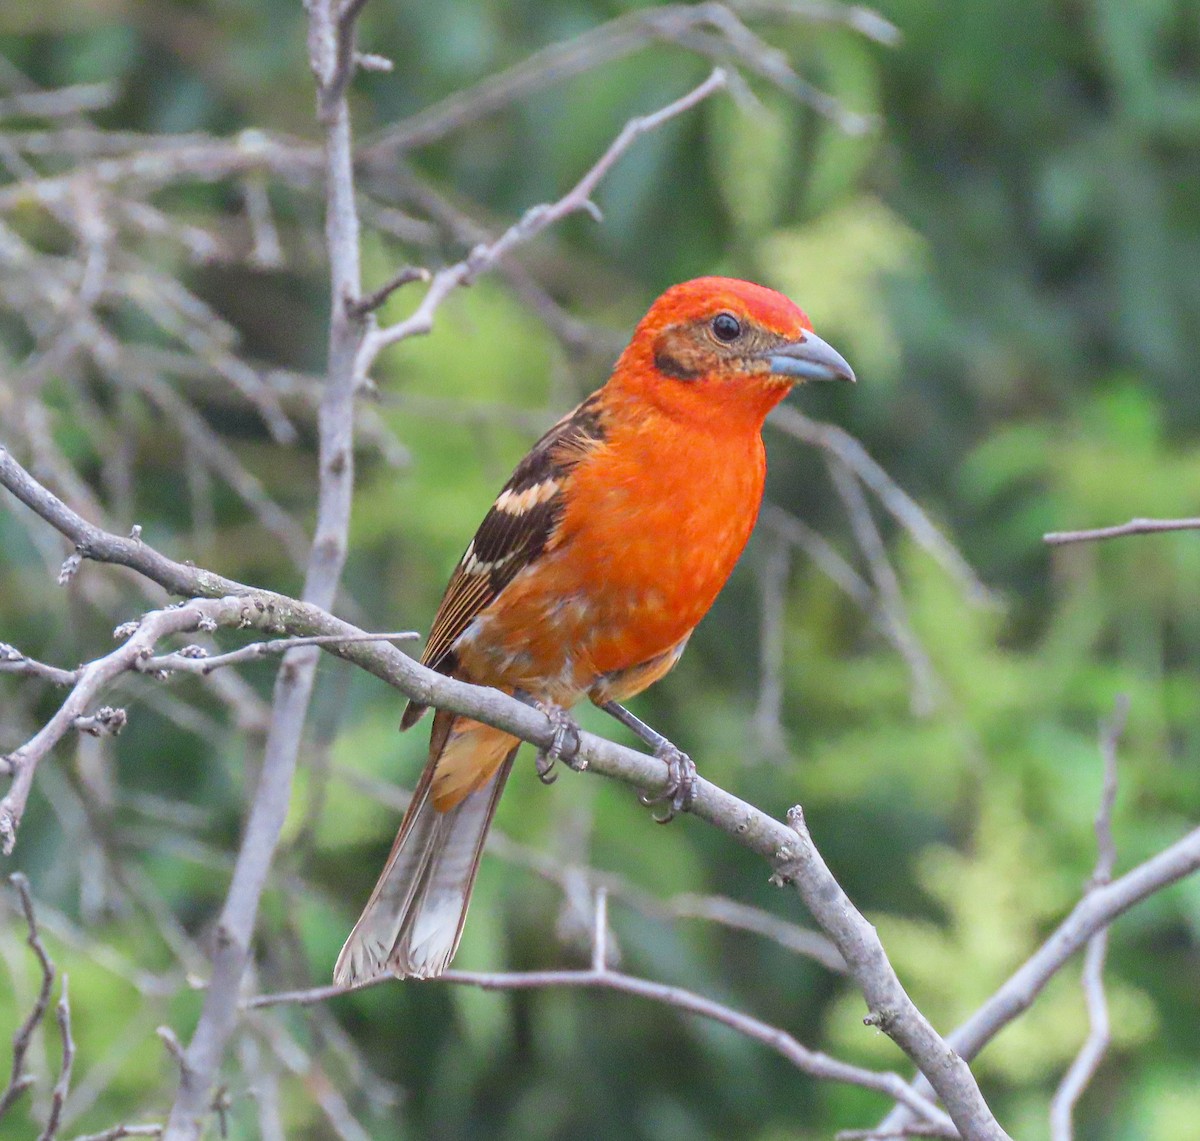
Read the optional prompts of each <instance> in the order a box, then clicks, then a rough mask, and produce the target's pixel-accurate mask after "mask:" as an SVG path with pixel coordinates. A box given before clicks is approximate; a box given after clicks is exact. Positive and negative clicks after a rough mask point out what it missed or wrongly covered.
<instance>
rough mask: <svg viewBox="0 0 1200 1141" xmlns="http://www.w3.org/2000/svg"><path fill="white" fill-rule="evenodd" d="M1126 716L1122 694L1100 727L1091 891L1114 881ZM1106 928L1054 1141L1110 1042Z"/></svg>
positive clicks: (1096, 941) (1065, 1137) (1088, 965)
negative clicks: (1119, 768)
mask: <svg viewBox="0 0 1200 1141" xmlns="http://www.w3.org/2000/svg"><path fill="white" fill-rule="evenodd" d="M1128 715H1129V698H1128V697H1127V696H1126V695H1125V694H1121V695H1120V696H1119V697H1118V698H1117V703H1116V709H1115V710H1114V711H1113V715H1112V717H1111V718H1109V719H1108V720H1107V721H1104V722H1102V723H1101V725H1100V755H1101V757H1102V759H1103V762H1104V787H1103V789H1102V791H1101V794H1100V807H1099V808H1098V809H1097V811H1096V849H1097V856H1096V867H1095V870H1094V871H1093V872H1092V881H1091V884H1090V885H1089V887H1088V890H1089V891H1094V890H1095V889H1096V888H1098V887H1102V886H1104V885H1105V884H1108V883H1111V882H1112V873H1113V868H1114V867H1115V866H1116V862H1117V849H1116V844H1115V842H1114V841H1113V831H1112V814H1113V807H1114V805H1115V804H1116V800H1117V745H1118V744H1119V742H1120V739H1121V733H1122V731H1123V730H1124V727H1125V720H1126V718H1127V717H1128ZM1108 932H1109V928H1108V927H1102V928H1101V929H1100V930H1099V931H1097V932H1096V934H1094V935H1093V936H1092V937H1091V938H1090V939H1089V940H1088V945H1087V951H1086V953H1085V955H1084V959H1083V993H1084V998H1085V1000H1086V1002H1087V1011H1088V1023H1089V1029H1088V1035H1087V1038H1086V1039H1085V1040H1084V1043H1083V1046H1082V1047H1081V1048H1080V1051H1079V1053H1078V1054H1077V1055H1076V1056H1075V1060H1074V1061H1073V1062H1072V1063H1071V1065H1070V1067H1069V1068H1068V1069H1067V1072H1066V1073H1065V1074H1064V1075H1063V1079H1062V1081H1061V1082H1060V1083H1059V1086H1058V1089H1057V1090H1055V1092H1054V1097H1053V1099H1052V1100H1051V1102H1050V1136H1051V1138H1052V1139H1053V1141H1072V1139H1073V1138H1074V1136H1075V1125H1074V1120H1073V1116H1074V1112H1075V1104H1076V1103H1077V1102H1078V1101H1079V1099H1080V1097H1081V1096H1082V1095H1083V1092H1084V1090H1085V1089H1087V1087H1088V1084H1089V1083H1090V1082H1091V1080H1092V1078H1093V1077H1094V1076H1095V1073H1096V1070H1097V1069H1098V1068H1099V1066H1100V1063H1101V1061H1102V1060H1103V1058H1104V1054H1105V1051H1106V1050H1107V1049H1108V1043H1109V1039H1110V1033H1109V1023H1108V999H1107V996H1106V995H1105V993H1104V960H1105V957H1106V955H1107V954H1108Z"/></svg>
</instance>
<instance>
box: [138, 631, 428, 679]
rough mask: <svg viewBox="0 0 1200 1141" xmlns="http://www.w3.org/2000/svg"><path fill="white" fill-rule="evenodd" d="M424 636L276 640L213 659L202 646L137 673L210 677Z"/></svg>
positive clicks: (151, 662)
mask: <svg viewBox="0 0 1200 1141" xmlns="http://www.w3.org/2000/svg"><path fill="white" fill-rule="evenodd" d="M420 636H421V635H420V634H419V633H417V631H415V630H402V631H399V632H398V633H393V634H362V635H353V636H351V635H342V634H318V635H312V636H309V637H301V638H276V639H274V640H272V641H269V642H250V643H249V644H248V645H245V646H239V647H238V648H237V649H236V650H230V651H229V652H228V653H225V654H213V655H211V656H210V655H209V653H208V651H207V650H205V649H204V647H202V646H184V647H183V649H182V650H176V651H175V652H174V653H172V654H159V655H157V656H156V657H153V658H145V659H143V660H141V661H139V662H138V663H137V669H138V670H139V671H140V672H142V673H157V672H171V671H176V672H179V673H193V674H200V675H201V676H206V675H208V674H210V673H212V672H213V671H214V670H218V669H221V668H222V667H224V666H234V665H240V664H242V663H243V662H255V661H261V660H262V659H263V658H266V657H270V656H272V655H274V654H283V653H286V652H287V651H288V650H294V649H297V648H298V647H300V646H334V645H338V644H342V645H345V644H346V643H349V642H408V641H412V640H413V639H414V638H419V637H420Z"/></svg>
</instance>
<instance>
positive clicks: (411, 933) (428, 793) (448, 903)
mask: <svg viewBox="0 0 1200 1141" xmlns="http://www.w3.org/2000/svg"><path fill="white" fill-rule="evenodd" d="M439 716H441V715H440V714H439ZM446 728H447V729H449V728H450V726H449V725H447V726H446ZM457 728H458V727H457V726H455V727H454V731H452V732H445V733H442V734H439V733H438V731H437V729H438V727H437V726H436V723H435V730H434V740H435V741H437V739H438V737H439V736H440V737H441V739H442V743H444V742H445V741H446V740H447V738H449V739H450V740H451V741H453V740H454V739H455V738H456V737H459V734H458V732H457ZM474 728H475V726H474V725H472V730H474ZM484 728H485V727H484V726H478V729H480V730H482V729H484ZM492 735H495V736H496V737H497V740H487V741H486V744H487V745H488V746H490V747H491V749H496V748H497V746H500V747H502V748H504V747H507V746H508V744H509V743H510V742H511V743H512V744H511V747H509V748H507V753H506V754H505V753H503V752H501V753H500V756H501V757H502V758H503V759H502V760H499V763H498V764H496V763H494V762H493V763H492V766H491V767H492V769H493V771H492V772H491V774H490V775H489V776H488V778H487V779H486V780H483V781H481V782H479V783H478V785H477V786H476V787H474V788H473V789H472V790H471V791H470V792H468V793H466V795H463V796H462V797H461V798H460V799H457V800H456V802H455V803H453V804H452V805H451V806H449V807H446V808H444V809H443V810H439V808H438V804H437V801H438V799H439V798H438V797H437V796H436V795H435V790H436V784H437V779H436V778H437V775H438V774H437V769H438V767H439V761H440V760H442V759H443V756H444V754H445V752H453V751H454V750H444V744H443V746H442V747H438V749H437V754H438V755H437V756H435V757H434V758H431V760H430V763H429V764H428V765H427V766H426V768H425V772H424V773H423V774H422V777H421V781H420V783H419V784H418V786H417V789H416V791H415V793H414V794H413V799H412V803H411V804H410V805H409V807H408V811H407V812H406V813H405V814H404V820H403V822H402V823H401V825H400V832H399V835H397V837H396V843H395V844H394V845H393V847H392V852H391V855H390V856H389V857H388V861H387V863H386V864H385V865H384V869H383V872H382V874H381V875H380V877H379V882H378V883H377V884H376V885H375V890H374V891H373V892H372V893H371V898H370V899H369V900H368V901H367V906H366V907H365V908H364V910H363V913H362V916H361V918H360V919H359V921H358V923H357V924H355V926H354V930H353V931H351V932H350V937H349V938H348V939H347V940H346V945H345V946H344V947H343V948H342V953H341V954H340V955H339V956H338V961H337V965H336V966H335V967H334V972H333V979H334V982H335V983H337V984H338V985H339V986H348V985H352V984H354V983H359V982H365V981H366V980H368V979H372V978H375V977H377V976H379V975H382V974H388V973H391V974H395V975H398V976H400V977H402V978H403V977H407V976H411V977H414V978H433V977H434V976H436V975H439V974H441V973H442V971H444V970H445V969H446V967H447V966H449V964H450V960H451V959H452V958H453V957H454V952H455V951H456V950H457V949H458V942H459V939H460V938H461V936H462V930H463V924H464V922H465V920H466V916H467V906H468V904H469V903H470V899H471V890H472V888H473V887H474V886H475V875H476V873H477V872H478V870H479V860H480V857H481V856H482V854H483V845H484V841H485V839H486V838H487V833H488V829H489V827H490V826H491V822H492V817H493V816H494V815H495V812H496V804H497V802H498V801H499V799H500V794H501V792H502V791H503V790H504V784H505V781H506V780H507V779H508V774H509V771H510V770H511V769H512V763H513V758H514V757H515V756H516V753H517V745H516V743H515V742H513V739H512V738H511V737H508V735H507V734H501V733H500V732H499V731H498V730H490V731H489V732H488V736H489V737H490V736H492ZM478 736H479V734H477V733H474V732H472V731H471V730H468V732H467V733H466V734H463V735H462V737H459V740H460V741H461V742H462V743H463V744H466V743H467V741H466V740H463V738H464V737H465V738H471V737H474V738H476V739H475V740H474V741H472V744H474V745H475V747H476V748H478V746H479V745H480V744H482V743H483V742H480V741H479V740H478V739H477V738H478ZM488 751H489V750H486V749H485V750H484V752H485V753H486V752H488Z"/></svg>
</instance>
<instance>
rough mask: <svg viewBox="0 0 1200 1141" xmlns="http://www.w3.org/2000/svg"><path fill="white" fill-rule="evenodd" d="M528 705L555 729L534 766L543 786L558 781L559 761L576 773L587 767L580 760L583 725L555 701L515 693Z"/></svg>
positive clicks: (540, 751)
mask: <svg viewBox="0 0 1200 1141" xmlns="http://www.w3.org/2000/svg"><path fill="white" fill-rule="evenodd" d="M514 696H515V697H517V698H518V699H519V700H521V701H523V702H525V704H526V705H532V706H533V708H534V709H536V710H537V711H538V712H539V713H544V714H545V715H546V719H547V720H548V721H549V722H550V724H551V725H552V726H553V727H554V737H553V739H552V740H551V742H550V744H549V746H548V747H547V748H545V749H538V751H537V757H536V758H535V760H534V764H535V766H536V767H537V775H538V780H540V781H541V782H542V784H553V783H554V782H555V781H556V780H557V779H558V774H557V773H556V772H555V771H554V765H555V762H556V761H562V762H563V764H565V765H567V766H568V767H569V768H572V769H575V770H576V772H579V771H582V770H583V769H585V768H587V762H586V761H581V760H580V759H579V726H578V725H577V724H576V723H575V718H573V717H572V716H571V715H570V713H568V712H567V711H566V710H565V709H564V708H563V707H562V706H561V705H556V704H555V703H554V702H553V701H540V700H539V699H538V698H536V697H534V696H533V695H532V694H529V693H526V692H525V691H524V690H522V689H519V690H517V691H516V693H515V694H514Z"/></svg>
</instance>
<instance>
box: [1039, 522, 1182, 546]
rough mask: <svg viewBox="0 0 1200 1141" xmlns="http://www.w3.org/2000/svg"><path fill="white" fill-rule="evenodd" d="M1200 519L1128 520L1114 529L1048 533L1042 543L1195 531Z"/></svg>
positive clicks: (1096, 540)
mask: <svg viewBox="0 0 1200 1141" xmlns="http://www.w3.org/2000/svg"><path fill="white" fill-rule="evenodd" d="M1197 529H1200V519H1130V520H1129V522H1128V523H1121V524H1118V525H1117V526H1115V527H1096V528H1094V529H1093V530H1090V531H1050V532H1048V533H1047V534H1045V535H1043V536H1042V542H1044V543H1049V544H1050V545H1051V546H1052V547H1061V546H1063V545H1065V544H1066V543H1095V542H1098V541H1099V540H1101V539H1120V538H1122V537H1124V536H1125V535H1157V534H1161V533H1162V532H1164V531H1195V530H1197Z"/></svg>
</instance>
